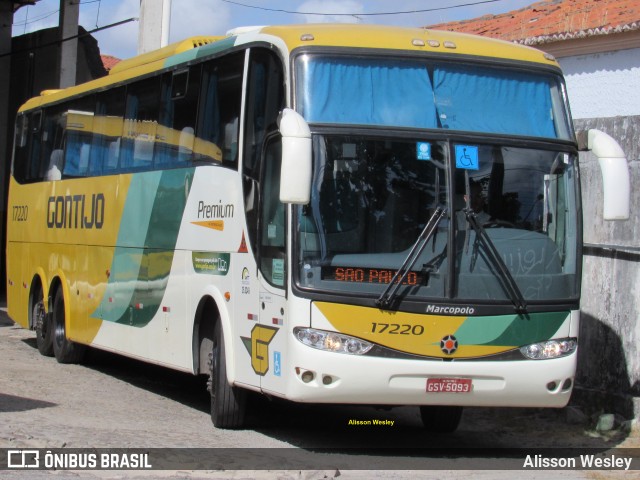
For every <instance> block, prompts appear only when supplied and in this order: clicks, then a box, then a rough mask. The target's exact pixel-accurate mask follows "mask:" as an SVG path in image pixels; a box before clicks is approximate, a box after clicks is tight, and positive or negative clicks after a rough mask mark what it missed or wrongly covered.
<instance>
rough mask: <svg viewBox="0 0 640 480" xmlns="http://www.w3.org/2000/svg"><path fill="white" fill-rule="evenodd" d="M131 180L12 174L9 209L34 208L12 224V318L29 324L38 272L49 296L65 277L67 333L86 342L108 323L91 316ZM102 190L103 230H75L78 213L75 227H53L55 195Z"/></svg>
mask: <svg viewBox="0 0 640 480" xmlns="http://www.w3.org/2000/svg"><path fill="white" fill-rule="evenodd" d="M130 181H131V175H114V176H103V177H96V178H86V179H79V180H59V181H54V182H40V183H34V184H28V185H19V184H17V183H16V182H15V180H14V179H13V178H11V181H10V187H9V188H10V192H11V194H10V196H9V198H10V202H11V203H10V204H9V206H8V211H9V212H13V211H14V207H26V209H27V211H28V215H27V218H26V220H24V221H23V220H21V221H17V220H15V219H14V217H13V215H12V214H11V213H9V218H8V222H7V255H8V259H9V261H8V262H7V279H8V284H9V286H8V289H7V295H8V305H9V308H10V311H9V315H10V316H11V318H12V319H14V320H15V321H16V322H18V323H19V324H21V325H23V326H25V327H26V326H27V325H28V314H29V313H28V298H29V292H30V288H31V285H32V282H33V280H34V276H35V275H38V276H39V277H40V280H41V283H42V285H43V287H44V290H45V298H46V296H47V295H48V287H49V286H50V285H51V282H52V281H53V280H54V279H55V278H56V277H59V278H61V280H62V281H63V282H62V283H63V286H64V288H65V306H66V308H67V309H68V311H67V319H68V322H69V324H68V330H67V335H68V336H69V337H70V338H71V339H72V340H78V341H81V342H83V343H90V342H91V341H92V340H93V338H94V337H95V335H96V334H97V332H98V329H99V328H100V325H101V323H102V322H101V321H100V320H96V319H89V318H88V315H89V314H90V313H91V312H93V311H94V310H95V309H96V308H97V307H98V305H99V303H100V301H101V299H102V296H103V295H104V292H105V289H106V284H107V280H108V276H109V269H110V268H111V263H112V260H113V254H114V250H115V248H114V245H115V244H116V240H117V236H118V229H119V224H120V218H121V217H122V212H123V209H124V202H125V199H126V194H127V191H128V189H129V185H130ZM97 193H101V194H102V195H104V207H105V210H104V224H103V226H102V228H100V229H96V228H89V229H84V228H75V225H76V222H75V220H76V219H75V217H74V218H73V219H72V226H73V227H74V228H50V227H48V226H47V222H48V220H49V223H50V220H51V217H50V215H51V214H52V212H50V211H49V208H50V202H49V198H50V197H52V196H53V197H59V196H62V197H67V196H71V197H73V196H74V195H78V196H79V195H84V196H85V198H91V196H92V195H94V194H97ZM80 213H81V212H78V214H80ZM78 224H79V223H78ZM15 259H19V260H18V261H16V260H15Z"/></svg>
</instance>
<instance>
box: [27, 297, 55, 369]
mask: <svg viewBox="0 0 640 480" xmlns="http://www.w3.org/2000/svg"><path fill="white" fill-rule="evenodd" d="M31 322H32V323H31V324H32V325H33V326H34V328H35V330H36V345H37V346H38V351H39V352H40V354H41V355H44V356H45V357H53V327H52V325H51V315H47V314H46V313H45V311H44V296H43V294H42V289H38V291H37V292H36V294H35V295H34V297H33V307H32V308H31Z"/></svg>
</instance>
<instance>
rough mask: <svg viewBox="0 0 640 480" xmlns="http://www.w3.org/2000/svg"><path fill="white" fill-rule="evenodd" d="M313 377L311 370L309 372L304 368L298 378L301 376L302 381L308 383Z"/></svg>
mask: <svg viewBox="0 0 640 480" xmlns="http://www.w3.org/2000/svg"><path fill="white" fill-rule="evenodd" d="M313 377H315V375H314V374H313V372H310V371H309V370H305V371H304V372H302V375H301V377H300V378H302V381H303V382H304V383H309V382H310V381H312V380H313Z"/></svg>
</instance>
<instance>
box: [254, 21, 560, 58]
mask: <svg viewBox="0 0 640 480" xmlns="http://www.w3.org/2000/svg"><path fill="white" fill-rule="evenodd" d="M261 33H264V34H270V35H273V36H276V37H280V38H282V39H283V40H284V42H285V43H286V45H287V47H288V49H289V51H292V50H294V49H295V48H298V47H303V46H310V45H314V46H328V47H353V48H371V49H394V50H408V51H416V52H441V53H449V54H461V55H474V56H482V57H491V58H501V59H505V60H520V61H525V62H535V63H541V64H546V65H552V66H555V67H557V66H558V63H557V62H556V61H555V59H554V58H553V57H551V56H550V55H545V53H544V52H542V51H540V50H537V49H535V48H531V47H525V46H522V45H518V44H515V43H511V42H506V41H503V40H496V39H491V38H486V37H480V36H478V35H469V34H464V33H456V32H449V31H443V30H429V29H425V28H406V27H390V26H382V25H354V24H346V23H341V24H328V23H320V24H301V25H283V26H273V27H263V28H262V29H261Z"/></svg>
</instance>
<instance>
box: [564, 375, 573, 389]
mask: <svg viewBox="0 0 640 480" xmlns="http://www.w3.org/2000/svg"><path fill="white" fill-rule="evenodd" d="M572 385H573V382H572V381H571V379H570V378H567V379H566V380H565V381H564V383H563V384H562V390H569V389H570V388H571V386H572Z"/></svg>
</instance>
